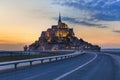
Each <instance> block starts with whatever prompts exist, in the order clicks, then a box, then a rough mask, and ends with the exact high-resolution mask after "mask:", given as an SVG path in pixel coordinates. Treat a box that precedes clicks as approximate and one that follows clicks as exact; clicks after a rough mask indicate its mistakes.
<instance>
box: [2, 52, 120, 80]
mask: <svg viewBox="0 0 120 80" xmlns="http://www.w3.org/2000/svg"><path fill="white" fill-rule="evenodd" d="M119 74H120V57H119V56H118V55H112V54H110V55H109V54H96V53H87V54H84V55H81V56H79V57H75V58H72V59H68V60H62V61H59V62H53V63H48V64H43V65H38V66H34V67H30V68H26V69H22V70H17V71H13V72H8V73H2V74H0V80H120V76H119Z"/></svg>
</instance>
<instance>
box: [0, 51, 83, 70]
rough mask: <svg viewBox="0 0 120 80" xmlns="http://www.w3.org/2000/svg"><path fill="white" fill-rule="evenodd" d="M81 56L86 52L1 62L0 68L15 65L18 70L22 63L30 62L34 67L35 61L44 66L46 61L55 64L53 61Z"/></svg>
mask: <svg viewBox="0 0 120 80" xmlns="http://www.w3.org/2000/svg"><path fill="white" fill-rule="evenodd" d="M81 54H84V52H80V51H77V52H74V53H71V54H65V55H59V56H52V57H43V58H35V59H26V60H19V61H10V62H1V63H0V66H6V65H14V68H15V69H17V68H18V67H17V65H18V64H20V63H26V62H29V63H30V66H32V65H33V62H35V61H40V63H41V64H43V63H44V61H45V60H48V62H53V61H58V60H63V59H68V58H72V57H75V56H78V55H81ZM53 59H54V60H53Z"/></svg>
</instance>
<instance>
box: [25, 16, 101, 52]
mask: <svg viewBox="0 0 120 80" xmlns="http://www.w3.org/2000/svg"><path fill="white" fill-rule="evenodd" d="M78 49H81V50H97V51H98V50H100V47H99V46H98V45H92V44H91V43H88V42H86V41H84V40H83V39H78V38H77V37H76V36H75V33H74V31H73V28H69V27H68V25H67V24H66V23H63V22H62V20H61V15H60V14H59V19H58V25H52V27H51V28H48V29H47V31H42V33H41V36H40V37H39V39H38V40H37V41H35V42H34V43H32V44H31V45H29V47H28V48H27V46H25V47H24V50H25V51H44V50H78Z"/></svg>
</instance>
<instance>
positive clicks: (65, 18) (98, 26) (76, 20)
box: [54, 17, 107, 28]
mask: <svg viewBox="0 0 120 80" xmlns="http://www.w3.org/2000/svg"><path fill="white" fill-rule="evenodd" d="M54 19H55V20H58V18H54ZM62 20H63V21H68V22H70V23H73V24H80V25H86V26H89V27H97V28H107V26H104V25H103V24H95V23H90V22H89V21H80V20H78V19H76V18H70V17H62Z"/></svg>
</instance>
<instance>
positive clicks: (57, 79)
mask: <svg viewBox="0 0 120 80" xmlns="http://www.w3.org/2000/svg"><path fill="white" fill-rule="evenodd" d="M96 58H97V54H96V53H95V57H94V58H92V59H91V60H90V61H88V62H86V63H85V64H83V65H81V66H79V67H77V68H75V69H73V70H71V71H69V72H67V73H65V74H63V75H61V76H59V77H57V78H55V79H54V80H60V79H62V78H64V77H66V76H68V75H69V74H71V73H73V72H75V71H77V70H79V69H80V68H82V67H84V66H86V65H88V64H89V63H91V62H92V61H94V60H95V59H96Z"/></svg>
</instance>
